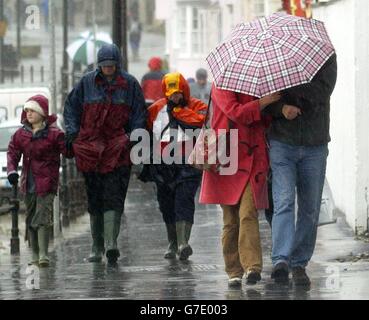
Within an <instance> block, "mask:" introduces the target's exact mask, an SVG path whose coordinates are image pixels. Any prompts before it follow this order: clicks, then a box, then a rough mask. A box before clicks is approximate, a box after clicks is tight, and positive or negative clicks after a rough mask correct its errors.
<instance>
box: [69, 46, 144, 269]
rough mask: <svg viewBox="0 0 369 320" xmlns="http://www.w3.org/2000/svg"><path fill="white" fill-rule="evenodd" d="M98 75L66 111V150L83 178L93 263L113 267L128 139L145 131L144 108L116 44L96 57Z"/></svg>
mask: <svg viewBox="0 0 369 320" xmlns="http://www.w3.org/2000/svg"><path fill="white" fill-rule="evenodd" d="M97 63H98V69H97V70H96V71H93V72H90V73H87V74H86V75H85V76H84V77H83V78H82V79H81V81H80V82H79V83H78V84H77V85H76V87H75V88H74V89H73V90H72V92H71V93H70V94H69V96H68V98H67V100H66V102H65V106H64V119H65V127H66V145H67V148H68V149H69V150H73V152H74V154H75V157H76V164H77V168H78V170H79V171H81V172H83V174H84V178H85V182H86V188H87V197H88V212H89V214H90V222H91V235H92V252H91V255H90V257H89V261H90V262H99V261H101V260H102V256H103V254H104V251H106V257H107V259H108V262H109V263H116V261H117V259H118V257H119V256H120V253H119V250H118V247H117V238H118V235H119V230H120V221H121V215H122V213H123V211H124V202H125V197H126V193H127V188H128V183H129V178H130V171H131V162H130V147H131V143H130V137H129V136H130V133H131V132H132V131H133V130H135V129H141V128H145V126H146V108H145V100H144V97H143V94H142V90H141V87H140V85H139V83H138V82H137V80H136V79H135V78H134V77H133V76H131V75H130V74H128V73H127V72H125V71H123V70H122V69H121V56H120V52H119V49H118V47H117V46H116V45H114V44H111V45H110V44H109V45H104V46H102V48H101V49H100V50H99V52H98V59H97Z"/></svg>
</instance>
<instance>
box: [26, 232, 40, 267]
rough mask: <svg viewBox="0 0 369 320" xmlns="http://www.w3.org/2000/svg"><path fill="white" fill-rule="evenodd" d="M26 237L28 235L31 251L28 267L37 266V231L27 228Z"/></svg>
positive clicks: (38, 257) (38, 258)
mask: <svg viewBox="0 0 369 320" xmlns="http://www.w3.org/2000/svg"><path fill="white" fill-rule="evenodd" d="M28 235H29V240H30V242H31V249H32V260H31V262H30V263H29V265H37V266H38V262H39V260H40V256H39V247H38V236H37V230H34V229H32V228H28Z"/></svg>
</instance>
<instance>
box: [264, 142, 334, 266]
mask: <svg viewBox="0 0 369 320" xmlns="http://www.w3.org/2000/svg"><path fill="white" fill-rule="evenodd" d="M327 157H328V146H327V145H322V146H317V147H304V146H292V145H288V144H284V143H281V142H278V141H275V140H272V141H271V142H270V161H271V167H272V173H273V182H272V185H273V202H274V215H273V222H272V240H273V249H272V262H273V265H276V264H278V263H280V262H285V263H287V264H289V266H290V267H291V268H294V267H304V268H305V267H306V266H307V264H308V263H309V261H310V259H311V257H312V255H313V252H314V248H315V242H316V237H317V230H318V221H319V212H320V205H321V199H322V192H323V185H324V179H325V171H326V166H327ZM296 191H297V205H298V211H297V220H295V198H296Z"/></svg>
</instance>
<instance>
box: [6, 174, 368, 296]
mask: <svg viewBox="0 0 369 320" xmlns="http://www.w3.org/2000/svg"><path fill="white" fill-rule="evenodd" d="M260 224H261V225H260V228H261V232H262V242H263V252H264V272H263V280H262V281H261V282H260V283H259V284H258V285H256V286H246V285H245V284H243V287H242V288H241V289H237V290H231V289H229V288H228V285H227V276H226V274H225V272H224V264H223V258H222V255H221V242H220V239H221V229H222V217H221V212H220V211H219V209H218V208H217V207H215V206H198V208H197V211H196V214H195V226H194V228H193V234H192V237H191V241H190V243H191V245H192V247H193V249H194V254H193V255H192V256H191V258H190V260H189V261H187V262H180V261H178V260H173V261H167V260H165V259H163V254H164V251H165V249H166V246H167V242H166V234H165V226H164V223H163V222H162V219H161V214H160V212H159V210H158V205H157V202H156V201H155V193H154V186H153V185H152V184H146V185H144V184H141V183H140V182H138V181H137V180H136V179H134V178H133V179H132V181H131V184H130V188H129V193H128V198H127V202H126V213H125V219H124V221H123V223H122V228H121V235H120V239H119V243H120V250H121V258H120V260H119V265H118V266H117V267H116V268H114V267H108V266H107V265H106V264H105V262H103V263H99V264H90V263H88V262H87V261H86V257H87V256H88V254H89V252H90V241H91V240H90V235H89V232H88V227H89V224H88V217H87V216H86V217H84V218H83V219H81V221H79V223H78V224H77V225H75V226H74V227H73V228H72V229H73V230H72V229H71V230H67V231H66V232H65V234H64V238H65V239H63V240H60V241H57V243H55V246H54V247H55V250H54V251H53V252H52V254H51V259H52V263H51V267H50V268H48V269H41V270H40V274H39V275H40V282H39V285H40V289H39V290H32V289H29V285H28V284H27V281H29V280H30V276H29V275H27V261H28V259H29V255H28V254H29V253H28V249H27V250H26V249H24V250H23V252H22V254H21V256H20V257H15V258H10V257H8V256H5V255H3V256H2V257H0V299H155V300H157V299H188V300H192V299H210V300H213V299H214V300H218V299H232V300H233V299H235V300H236V299H253V300H255V299H256V300H258V299H368V298H369V289H368V288H369V262H368V261H365V260H359V261H357V262H350V261H349V259H346V260H347V261H345V262H343V263H341V262H338V261H337V259H338V258H339V257H347V256H348V255H349V254H350V253H352V254H354V255H355V254H357V253H361V252H364V251H365V250H366V251H369V247H368V246H369V245H368V244H367V243H366V244H365V243H364V242H360V241H355V240H354V237H353V234H352V232H351V230H350V229H349V228H348V227H347V225H346V224H345V223H344V221H343V220H342V218H339V219H338V223H337V224H334V225H328V226H324V227H320V228H319V239H318V242H317V249H316V254H315V255H314V257H313V261H312V263H311V264H310V266H309V268H308V273H309V275H310V276H311V279H312V286H311V289H310V290H309V291H307V290H299V289H296V288H295V287H294V286H293V285H292V283H290V284H289V285H285V286H283V285H282V286H281V285H276V284H274V282H273V281H272V280H271V279H270V271H271V264H270V258H269V256H270V248H271V246H270V228H269V226H268V224H267V223H266V221H265V220H264V218H263V217H261V221H260ZM22 227H23V226H22ZM28 271H29V270H28Z"/></svg>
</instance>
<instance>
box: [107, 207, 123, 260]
mask: <svg viewBox="0 0 369 320" xmlns="http://www.w3.org/2000/svg"><path fill="white" fill-rule="evenodd" d="M120 221H121V214H120V213H118V212H116V211H107V212H105V213H104V239H105V249H106V257H107V259H108V263H109V264H115V263H116V262H117V260H118V258H119V256H120V253H119V250H118V245H117V239H118V236H119V231H120Z"/></svg>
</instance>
